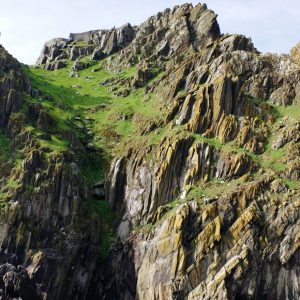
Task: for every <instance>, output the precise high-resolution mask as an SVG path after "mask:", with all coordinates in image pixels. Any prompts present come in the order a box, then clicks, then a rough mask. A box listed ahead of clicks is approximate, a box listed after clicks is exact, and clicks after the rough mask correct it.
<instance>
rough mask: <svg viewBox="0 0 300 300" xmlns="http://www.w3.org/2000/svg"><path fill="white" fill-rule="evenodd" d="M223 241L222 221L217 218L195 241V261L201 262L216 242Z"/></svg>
mask: <svg viewBox="0 0 300 300" xmlns="http://www.w3.org/2000/svg"><path fill="white" fill-rule="evenodd" d="M220 239H221V219H220V217H219V216H218V217H216V218H215V219H214V220H213V221H211V222H210V223H209V224H208V225H206V226H205V228H204V230H203V231H202V232H201V233H200V234H199V235H198V237H197V238H196V239H195V240H194V241H193V243H194V247H195V251H194V260H195V261H199V260H201V259H202V258H203V257H204V253H205V252H206V251H207V250H208V249H209V248H211V247H212V246H213V244H214V242H217V241H219V240H220Z"/></svg>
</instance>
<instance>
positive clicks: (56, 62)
mask: <svg viewBox="0 0 300 300" xmlns="http://www.w3.org/2000/svg"><path fill="white" fill-rule="evenodd" d="M134 36H135V29H134V28H133V27H131V25H130V24H126V25H124V26H122V27H120V28H113V29H111V30H93V31H88V32H83V33H71V34H70V37H69V39H62V38H59V39H53V40H50V41H49V42H47V43H46V44H45V45H44V48H43V50H42V52H41V55H40V57H39V58H38V60H37V62H36V64H38V65H40V64H46V66H45V68H46V69H47V70H57V69H60V68H63V67H65V66H66V65H65V63H63V62H61V60H62V59H70V60H72V61H73V60H76V59H78V58H81V57H83V56H88V55H92V57H91V58H92V59H93V60H98V59H102V58H104V57H105V56H107V55H110V54H113V53H115V52H116V51H118V50H120V49H122V48H124V47H125V46H127V45H128V44H129V43H130V42H131V41H132V40H133V38H134ZM77 42H81V43H82V42H83V43H84V44H85V45H84V46H77V45H76V43H77Z"/></svg>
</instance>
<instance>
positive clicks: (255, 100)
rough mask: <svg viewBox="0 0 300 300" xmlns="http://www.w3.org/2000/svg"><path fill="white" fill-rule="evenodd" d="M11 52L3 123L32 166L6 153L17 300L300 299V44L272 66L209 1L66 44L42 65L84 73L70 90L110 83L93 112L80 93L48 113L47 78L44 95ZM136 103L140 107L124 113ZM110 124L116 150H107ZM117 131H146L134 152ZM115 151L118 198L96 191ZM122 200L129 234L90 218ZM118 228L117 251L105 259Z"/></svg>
mask: <svg viewBox="0 0 300 300" xmlns="http://www.w3.org/2000/svg"><path fill="white" fill-rule="evenodd" d="M0 50H2V52H0V53H2V54H1V56H0V68H1V72H2V73H1V83H0V93H1V97H2V98H1V99H2V100H1V102H0V105H1V106H0V116H1V119H0V125H1V127H2V128H3V129H4V131H5V133H6V136H7V137H8V138H9V141H10V144H11V147H14V148H15V149H19V150H20V151H21V153H22V156H21V157H20V158H19V159H17V160H14V159H15V158H14V159H13V158H11V159H8V158H2V156H1V152H0V159H2V160H3V161H5V163H6V164H7V167H6V168H3V169H1V168H0V172H2V174H3V176H2V179H1V182H0V186H1V191H2V194H4V195H3V196H2V194H0V196H2V197H4V199H5V201H4V202H5V205H4V206H3V209H2V210H1V211H2V214H1V224H0V236H1V255H0V261H1V263H3V264H2V265H1V266H0V289H1V291H2V293H3V295H4V296H3V299H11V298H15V297H21V298H22V299H23V298H24V299H126V300H127V299H128V300H130V299H147V300H148V299H149V300H152V299H153V300H158V299H160V300H164V299H178V300H179V299H180V300H181V299H270V300H271V299H278V300H279V299H280V300H281V299H298V298H299V297H300V288H299V287H300V264H299V261H300V250H299V247H300V235H299V232H300V202H299V196H300V192H299V191H300V184H299V180H300V161H299V154H300V148H299V147H300V146H299V140H300V134H299V130H300V125H299V124H300V123H299V122H300V119H299V114H298V112H299V106H298V104H299V102H298V100H299V97H300V86H299V80H300V64H299V45H298V46H296V47H295V48H293V49H292V50H291V53H290V55H277V54H261V53H259V52H258V51H257V50H256V49H255V47H254V46H253V44H252V42H251V39H249V38H246V37H244V36H241V35H235V34H233V35H229V34H227V35H223V34H221V32H220V29H219V25H218V23H217V20H216V14H215V13H214V12H212V11H210V10H208V9H207V7H206V5H201V4H199V5H196V6H195V7H194V6H192V5H191V4H185V5H182V6H177V7H175V8H174V9H172V10H171V9H167V10H165V11H164V12H162V13H159V14H157V15H156V16H153V17H150V18H149V19H148V20H146V22H144V23H143V24H141V25H140V26H137V27H132V26H131V25H129V24H127V25H125V26H123V27H121V28H118V29H115V28H114V29H112V30H99V31H90V32H86V33H80V34H71V35H70V38H69V39H54V40H52V41H50V42H48V43H46V44H45V47H44V49H43V51H42V54H41V56H40V58H39V59H38V65H42V66H41V67H36V68H40V69H46V70H52V71H53V70H56V69H60V68H67V70H68V71H71V72H78V73H76V76H74V78H71V79H70V78H68V80H72V81H70V82H72V83H74V85H73V86H72V89H78V90H83V89H84V88H83V87H82V86H81V85H79V84H78V80H79V79H78V78H82V76H85V78H84V80H86V81H87V82H88V83H89V84H91V83H90V81H91V80H92V79H93V78H92V77H93V76H96V75H89V76H87V72H88V71H89V66H90V65H91V66H92V67H93V69H92V70H91V72H93V74H96V73H97V72H101V70H105V72H106V73H109V76H108V77H107V78H105V80H103V78H102V77H103V76H104V75H101V76H99V78H102V81H101V82H99V83H98V85H97V86H98V87H96V85H92V87H93V90H92V91H94V90H96V89H97V88H98V89H99V90H100V91H101V93H102V91H103V90H102V89H101V88H102V87H107V88H108V91H109V93H110V94H103V95H102V94H101V93H100V92H99V95H98V98H97V97H95V96H94V94H93V95H92V96H91V95H88V94H85V95H84V96H83V97H84V98H83V99H84V103H83V109H82V110H80V109H78V106H79V102H78V101H79V100H77V98H75V96H73V98H71V99H72V100H70V99H66V98H63V97H62V98H60V99H62V100H61V101H60V102H58V103H57V104H56V102H55V101H56V100H55V97H56V94H57V93H58V92H57V91H56V90H55V89H54V91H53V95H52V96H51V95H50V96H51V97H52V98H53V99H52V98H51V97H50V99H48V100H47V99H46V98H47V97H49V95H45V94H43V93H44V92H43V91H42V88H43V85H41V84H40V81H39V80H41V78H44V80H46V79H45V78H46V76H45V75H43V77H42V76H40V77H38V78H36V77H31V78H34V79H35V81H34V80H33V85H34V88H32V87H31V84H30V81H29V79H28V78H27V77H26V76H25V74H24V72H23V71H24V70H22V67H21V66H20V64H19V63H18V62H17V61H15V60H14V59H13V58H12V57H10V56H9V55H8V54H7V53H6V52H5V51H4V49H3V48H1V49H0ZM112 54H114V55H112ZM70 61H71V62H70ZM72 61H75V63H74V62H72ZM40 69H39V70H40ZM128 70H129V71H128ZM132 70H134V71H132ZM126 71H127V73H126ZM26 72H27V73H28V72H29V71H26ZM26 72H25V73H26ZM31 72H33V71H31ZM43 72H46V71H44V70H43ZM58 72H60V71H58ZM48 73H53V72H48ZM54 73H55V72H54ZM106 73H105V74H106ZM123 73H126V74H128V73H129V74H130V75H128V76H123V75H122V74H123ZM28 74H29V75H30V72H29V73H28ZM64 74H65V73H64ZM66 74H67V72H66ZM101 74H102V73H101ZM103 74H104V73H103ZM30 76H32V75H30ZM66 76H68V75H66ZM80 76H81V77H80ZM122 76H123V77H122ZM52 80H53V79H52ZM49 82H50V83H51V80H49ZM49 82H48V83H47V84H48V85H49ZM80 82H81V83H82V82H84V81H80ZM39 84H40V88H41V90H38V89H35V88H38V87H39V86H38V85H39ZM68 84H69V81H68ZM52 88H54V87H52ZM55 88H56V87H55ZM59 93H65V95H67V96H66V97H71V95H73V94H72V93H70V91H69V90H68V89H66V88H65V89H62V90H60V91H59ZM76 93H77V94H78V93H80V92H76ZM76 93H75V94H74V95H76ZM108 95H109V96H108ZM136 95H138V96H136ZM46 96H47V97H46ZM101 96H102V97H103V98H105V97H107V98H108V99H107V100H108V101H107V102H105V103H102V102H100V98H101ZM38 97H41V98H38ZM89 97H90V98H91V101H92V103H93V104H94V103H96V104H95V105H94V106H91V107H90V106H89V105H88V104H87V103H86V101H87V100H88V99H89ZM113 97H115V98H116V99H117V101H119V102H118V103H119V107H118V106H117V108H118V109H117V110H116V111H114V106H113V104H112V102H113V100H112V99H113ZM130 97H131V98H130ZM134 97H136V98H134ZM36 99H38V100H36ZM126 99H129V100H126ZM130 99H133V103H134V105H135V106H133V107H134V109H132V111H131V110H129V108H128V107H126V105H125V109H124V111H123V110H122V107H123V106H124V102H125V101H128V103H129V104H130V105H133V104H132V102H130ZM153 99H154V100H153ZM63 100H65V101H63ZM72 101H74V103H75V105H76V108H75V110H72V107H71V105H73V102H72ZM151 101H153V107H151V106H146V105H148V103H149V102H151ZM53 103H55V105H54V104H53ZM137 103H138V104H137ZM125 104H126V102H125ZM122 105H123V106H122ZM49 107H51V108H52V111H51V109H49ZM141 107H142V109H141ZM145 107H146V108H148V109H149V107H151V108H153V111H150V112H149V111H147V109H146V108H145ZM57 109H64V110H63V111H62V112H63V113H64V114H65V115H66V116H67V117H69V115H70V114H71V113H73V112H74V113H76V115H75V116H73V117H72V118H73V119H72V120H75V121H76V122H77V123H70V124H69V123H68V122H69V121H68V122H67V123H66V124H64V126H61V127H59V126H60V122H59V120H58V118H57V116H56V115H54V112H55V111H56V110H57ZM156 110H157V111H159V112H161V114H158V113H156V114H154V112H156ZM101 111H107V114H103V115H101V114H100V115H99V116H101V117H102V118H100V117H98V118H97V117H96V116H98V115H97V113H99V112H101ZM145 111H146V112H145ZM60 112H61V111H60ZM115 113H117V119H113V117H114V114H115ZM151 113H152V114H151ZM153 115H154V117H153ZM91 116H92V117H93V119H92V118H91ZM149 116H150V117H149ZM158 116H159V117H158ZM83 119H84V120H85V122H86V123H88V124H90V123H93V124H94V126H91V125H86V123H84V122H83ZM110 119H112V120H113V122H115V123H114V124H111V123H109V121H110ZM68 120H69V119H68ZM78 122H80V125H78ZM101 122H103V123H105V122H108V123H107V124H108V125H105V126H106V127H105V130H102V131H100V132H101V134H102V135H105V136H108V140H106V141H107V145H104V146H103V145H102V144H101V143H99V145H100V146H101V145H102V147H103V148H102V149H98V148H97V146H95V145H94V144H93V143H92V142H95V143H96V142H97V139H96V138H95V137H94V136H96V135H97V134H99V132H98V131H99V128H102V127H99V126H100V125H101V124H102V123H101ZM117 122H124V123H122V124H125V125H126V126H129V125H130V126H132V128H134V131H133V134H132V132H130V136H128V137H125V138H123V139H122V133H123V132H124V130H125V129H124V128H125V125H122V126H123V127H122V130H123V131H122V130H119V131H118V132H117V131H116V132H114V131H113V130H112V129H113V128H114V127H113V126H116V124H118V123H117ZM75 124H77V125H76V126H77V127H76V126H75ZM82 124H84V125H82ZM29 125H30V126H31V127H34V128H35V130H29V128H28V127H30V126H29ZM68 126H70V127H68ZM84 126H86V128H87V129H88V130H89V132H88V133H87V134H86V135H85V134H84V133H83V128H84ZM97 126H98V127H97ZM56 127H57V128H59V131H58V130H56ZM75 128H77V130H75ZM130 128H131V127H130ZM128 135H129V133H128ZM110 139H111V140H113V141H112V142H111V141H110ZM49 140H50V142H49ZM60 140H66V141H67V146H66V145H64V147H62V145H61V144H60V143H59V144H58V142H59V141H60ZM45 141H48V142H47V143H46V142H45ZM115 141H116V142H115ZM45 143H46V144H45ZM97 145H98V144H97ZM100 146H99V147H100ZM108 146H109V147H112V148H114V149H118V147H120V148H121V149H122V151H119V152H117V150H116V151H115V152H112V153H113V154H112V156H113V157H112V159H111V157H110V158H109V163H110V168H109V169H110V170H109V172H107V176H106V181H105V186H106V192H105V194H106V195H105V200H104V199H102V198H103V196H104V191H103V186H104V183H103V182H102V181H101V182H93V186H92V187H91V183H90V182H89V181H87V180H86V178H85V175H84V170H85V169H86V166H88V167H91V165H93V164H94V161H93V160H92V163H91V162H90V161H91V159H95V157H100V156H101V155H103V153H102V152H101V151H104V149H105V148H106V147H108ZM61 147H62V148H63V150H61V149H60V148H61ZM0 149H2V148H0ZM18 153H19V152H18ZM18 155H20V153H19V154H18ZM19 160H21V164H18V163H17V162H18V161H19ZM14 165H16V166H17V167H14ZM96 171H97V172H100V171H101V170H98V169H97V170H96ZM93 197H94V199H92V202H90V200H91V199H90V198H93ZM97 198H99V199H102V200H99V199H97ZM0 199H1V198H0ZM88 199H89V201H88ZM99 201H100V202H99ZM101 201H102V202H101ZM107 202H109V205H110V208H111V210H112V211H113V212H114V217H113V218H114V226H113V228H110V227H109V226H108V222H106V219H107V216H106V214H108V211H105V213H104V214H103V212H102V215H101V214H100V215H96V216H95V215H94V214H93V212H91V211H90V206H91V207H92V210H93V209H94V210H97V209H99V207H100V210H102V209H103V203H107ZM1 207H2V206H1ZM110 230H113V231H114V232H115V235H116V239H115V241H114V242H113V243H111V244H109V245H110V246H111V247H110V251H109V254H108V256H100V255H99V249H100V250H101V247H102V246H103V244H105V243H107V242H108V241H107V240H108V239H109V238H108V232H110ZM18 265H19V266H18ZM18 283H21V284H18ZM5 297H6V298H5Z"/></svg>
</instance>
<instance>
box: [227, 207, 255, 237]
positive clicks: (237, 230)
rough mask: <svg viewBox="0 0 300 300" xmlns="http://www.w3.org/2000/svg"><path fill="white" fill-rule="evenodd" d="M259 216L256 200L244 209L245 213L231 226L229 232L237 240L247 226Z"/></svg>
mask: <svg viewBox="0 0 300 300" xmlns="http://www.w3.org/2000/svg"><path fill="white" fill-rule="evenodd" d="M258 216H259V211H258V207H257V205H256V203H255V202H252V203H251V205H250V206H249V207H248V208H247V209H246V210H245V211H244V213H243V214H242V215H241V216H240V217H239V218H238V219H237V220H236V221H235V223H234V224H233V225H232V226H231V227H230V229H229V232H230V233H231V234H232V237H233V238H234V239H235V240H239V239H240V237H241V232H242V231H243V229H244V228H245V227H246V225H247V224H248V223H249V222H250V221H251V220H252V219H254V218H256V217H258Z"/></svg>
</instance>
